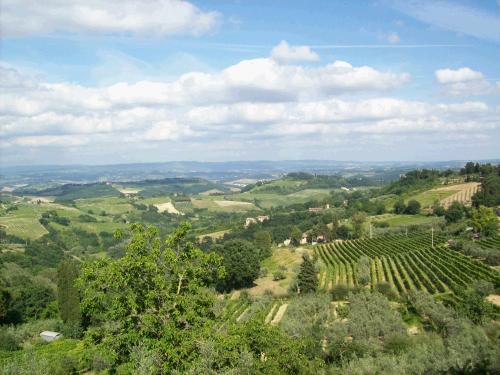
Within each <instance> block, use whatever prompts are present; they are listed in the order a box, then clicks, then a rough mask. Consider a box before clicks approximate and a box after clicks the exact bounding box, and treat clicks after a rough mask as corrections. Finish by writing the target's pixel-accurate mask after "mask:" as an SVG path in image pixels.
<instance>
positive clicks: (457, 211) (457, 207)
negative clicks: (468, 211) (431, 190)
mask: <svg viewBox="0 0 500 375" xmlns="http://www.w3.org/2000/svg"><path fill="white" fill-rule="evenodd" d="M444 217H445V219H446V221H447V222H448V223H456V222H457V221H459V220H462V218H463V217H464V206H463V205H462V204H461V203H460V202H457V201H454V202H453V203H452V204H451V205H450V207H448V209H447V210H446V213H445V215H444Z"/></svg>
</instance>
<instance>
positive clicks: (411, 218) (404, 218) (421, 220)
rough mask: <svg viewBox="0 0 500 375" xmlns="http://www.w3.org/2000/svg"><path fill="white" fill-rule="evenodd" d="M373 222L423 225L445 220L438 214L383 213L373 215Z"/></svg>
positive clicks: (391, 224) (395, 225) (394, 225)
mask: <svg viewBox="0 0 500 375" xmlns="http://www.w3.org/2000/svg"><path fill="white" fill-rule="evenodd" d="M371 221H372V222H376V221H385V222H387V223H388V224H389V226H391V227H398V226H407V225H422V224H436V225H437V224H438V223H440V222H442V221H443V218H441V217H437V216H424V215H396V214H383V215H377V216H372V217H371Z"/></svg>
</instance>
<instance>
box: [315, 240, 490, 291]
mask: <svg viewBox="0 0 500 375" xmlns="http://www.w3.org/2000/svg"><path fill="white" fill-rule="evenodd" d="M443 240H444V237H442V236H441V235H439V234H435V236H434V245H435V246H434V247H432V245H431V241H432V240H431V234H430V233H421V234H413V235H409V236H404V235H391V236H383V237H377V238H374V239H364V240H353V241H339V242H335V243H332V244H327V245H320V246H318V247H316V248H315V250H316V251H317V253H318V255H319V257H320V259H321V261H322V264H323V267H322V271H321V273H320V284H321V285H320V286H321V287H322V288H325V289H331V288H332V287H333V286H335V285H339V284H343V285H346V286H350V287H354V286H357V285H358V284H359V283H358V280H357V262H358V260H359V258H360V257H361V256H367V257H369V258H370V260H371V265H370V267H371V272H370V273H371V275H370V276H371V280H370V285H371V288H376V285H377V284H378V283H381V282H385V283H388V284H389V285H390V286H391V287H392V289H393V290H394V291H395V292H396V293H398V294H405V293H407V292H409V291H411V290H423V291H427V292H429V293H431V294H435V293H450V292H451V293H453V292H455V291H458V290H462V289H463V288H465V287H467V286H468V285H470V284H471V283H472V282H473V281H474V280H486V281H491V282H498V281H500V273H498V272H496V271H494V270H493V269H492V268H489V267H488V266H486V265H484V264H483V263H480V262H476V261H474V260H471V259H470V258H468V257H465V256H463V255H461V254H459V253H457V252H454V251H451V250H448V249H447V248H446V247H445V246H444V244H443Z"/></svg>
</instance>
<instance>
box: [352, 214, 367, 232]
mask: <svg viewBox="0 0 500 375" xmlns="http://www.w3.org/2000/svg"><path fill="white" fill-rule="evenodd" d="M365 221H366V214H365V213H364V212H356V213H355V214H354V215H352V226H353V228H354V237H356V238H359V237H361V235H362V234H363V224H364V223H365Z"/></svg>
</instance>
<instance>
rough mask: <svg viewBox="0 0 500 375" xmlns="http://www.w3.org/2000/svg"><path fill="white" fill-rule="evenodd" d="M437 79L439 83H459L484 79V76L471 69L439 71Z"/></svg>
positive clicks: (437, 71)
mask: <svg viewBox="0 0 500 375" xmlns="http://www.w3.org/2000/svg"><path fill="white" fill-rule="evenodd" d="M435 74H436V79H437V81H438V82H439V83H444V84H446V83H457V82H467V81H475V80H479V79H483V74H482V73H481V72H477V71H475V70H472V69H471V68H467V67H465V68H459V69H456V70H453V69H438V70H436V72H435Z"/></svg>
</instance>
